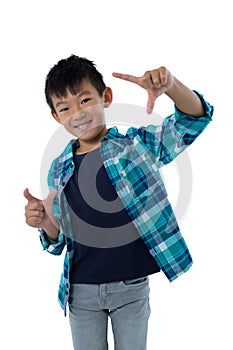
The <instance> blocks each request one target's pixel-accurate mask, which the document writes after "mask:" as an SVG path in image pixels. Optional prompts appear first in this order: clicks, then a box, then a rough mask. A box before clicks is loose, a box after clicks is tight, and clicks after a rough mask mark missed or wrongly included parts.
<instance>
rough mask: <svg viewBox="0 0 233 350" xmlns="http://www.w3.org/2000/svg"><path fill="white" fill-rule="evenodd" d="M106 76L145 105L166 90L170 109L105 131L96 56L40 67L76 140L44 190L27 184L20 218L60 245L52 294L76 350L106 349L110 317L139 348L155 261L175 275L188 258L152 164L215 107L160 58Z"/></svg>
mask: <svg viewBox="0 0 233 350" xmlns="http://www.w3.org/2000/svg"><path fill="white" fill-rule="evenodd" d="M113 76H114V77H116V78H120V79H123V80H127V81H129V82H132V83H136V84H138V85H139V86H141V87H142V88H144V89H146V91H147V93H148V103H147V112H148V113H151V112H152V110H153V106H154V102H155V100H156V98H158V97H159V96H160V95H161V94H163V93H165V94H166V95H167V96H168V97H169V98H171V99H172V100H173V102H174V103H175V112H174V114H173V115H171V116H169V117H167V118H166V119H164V121H163V124H162V125H161V126H154V125H149V126H147V127H143V126H142V127H140V128H134V127H131V128H129V129H128V131H127V133H126V134H125V135H122V134H120V133H119V132H118V130H117V128H116V127H113V128H110V129H109V130H108V129H107V127H106V124H105V119H104V108H107V107H109V106H110V105H111V102H112V90H111V89H110V88H109V87H107V86H106V85H105V83H104V81H103V78H102V75H101V74H100V73H99V72H98V71H97V69H96V67H95V65H94V64H93V62H91V61H89V60H87V59H85V58H81V57H78V56H75V55H72V56H70V57H68V58H67V59H63V60H61V61H59V62H58V63H57V64H56V65H55V66H54V67H53V68H52V69H51V70H50V72H49V73H48V75H47V78H46V86H45V94H46V100H47V103H48V105H49V106H50V108H51V113H52V115H53V117H54V118H55V120H56V121H57V122H59V123H61V124H63V125H64V127H65V128H66V129H67V130H68V131H69V132H70V133H71V134H72V135H74V136H75V140H72V141H71V142H70V143H69V144H68V145H67V147H66V148H65V150H64V151H63V152H62V154H61V155H60V156H59V157H58V158H56V159H55V160H54V161H53V163H52V165H51V168H50V171H49V176H48V185H49V188H50V190H51V192H50V194H49V196H48V198H47V199H46V200H44V201H42V200H39V199H37V198H35V197H33V196H32V195H31V194H30V193H29V190H28V189H26V190H25V191H24V196H25V197H26V199H27V200H28V204H27V205H26V207H25V211H26V213H25V215H26V222H27V224H28V225H30V226H32V227H37V228H39V231H40V239H41V243H42V245H43V247H44V249H46V250H47V251H49V252H50V253H52V254H56V255H58V254H61V253H62V251H63V249H64V247H65V246H66V255H65V261H64V271H63V273H62V276H61V282H60V288H59V301H60V304H61V306H62V308H63V309H64V311H65V315H66V304H67V303H68V305H69V318H70V325H71V331H72V338H73V344H74V349H75V350H87V349H88V350H92V349H93V350H105V349H107V348H108V345H107V320H108V316H109V317H110V318H111V322H112V329H113V334H114V344H115V349H116V350H126V349H127V350H130V349H133V350H145V349H146V339H147V325H148V319H149V315H150V306H149V282H148V276H149V275H151V274H153V273H157V272H159V271H160V270H162V271H163V273H164V274H165V275H166V277H167V278H168V279H169V281H173V280H174V279H176V278H177V277H178V276H179V275H181V274H182V273H184V272H185V271H187V270H188V269H189V268H190V266H191V265H192V258H191V256H190V253H189V250H188V248H187V246H186V244H185V241H184V239H183V237H182V236H181V233H180V230H179V227H178V225H177V222H176V219H175V216H174V213H173V211H172V208H171V205H170V204H169V202H168V199H167V193H166V190H165V188H164V184H163V182H162V179H161V176H160V174H159V168H160V167H161V166H163V165H164V164H167V163H169V162H170V161H172V160H173V159H174V158H175V157H176V156H177V155H178V154H179V153H181V152H182V151H183V150H184V149H185V148H186V147H187V146H188V145H190V144H191V143H192V142H193V141H194V140H195V139H196V137H197V136H198V135H199V134H200V133H201V132H202V131H203V130H204V128H205V127H206V126H207V125H208V123H209V122H210V120H211V116H212V114H213V107H212V106H210V105H209V104H208V103H207V102H206V101H205V100H204V98H203V97H202V95H200V94H199V93H197V92H194V91H192V90H190V89H189V88H188V87H186V86H185V85H183V84H182V83H181V82H180V81H179V80H178V79H176V78H175V77H174V76H173V75H172V74H171V73H170V72H169V71H168V70H167V69H166V68H165V67H160V68H159V69H154V70H152V71H148V72H146V73H145V74H144V75H143V76H142V77H140V78H137V77H134V76H131V75H125V74H120V73H113ZM93 174H94V176H93ZM93 183H94V186H93ZM93 188H94V190H93ZM93 192H95V193H93ZM103 202H104V203H105V204H106V203H107V206H106V205H105V207H104V206H103ZM109 207H111V210H109V209H108V208H109ZM125 237H126V238H125Z"/></svg>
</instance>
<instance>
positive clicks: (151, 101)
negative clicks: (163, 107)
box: [147, 93, 156, 114]
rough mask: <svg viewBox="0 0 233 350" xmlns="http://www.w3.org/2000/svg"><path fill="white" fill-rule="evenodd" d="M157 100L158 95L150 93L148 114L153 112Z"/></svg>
mask: <svg viewBox="0 0 233 350" xmlns="http://www.w3.org/2000/svg"><path fill="white" fill-rule="evenodd" d="M155 101H156V97H155V96H154V95H152V94H150V93H148V100H147V114H151V113H152V112H153V109H154V104H155Z"/></svg>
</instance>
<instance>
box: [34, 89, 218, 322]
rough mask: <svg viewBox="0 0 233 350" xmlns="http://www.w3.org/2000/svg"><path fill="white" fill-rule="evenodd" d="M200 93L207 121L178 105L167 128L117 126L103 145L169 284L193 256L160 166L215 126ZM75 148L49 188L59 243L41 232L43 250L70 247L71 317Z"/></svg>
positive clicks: (112, 174) (64, 294)
mask: <svg viewBox="0 0 233 350" xmlns="http://www.w3.org/2000/svg"><path fill="white" fill-rule="evenodd" d="M196 93H197V92H196ZM197 94H198V96H199V97H200V99H201V101H202V104H203V107H204V109H205V115H203V116H202V117H199V118H197V117H193V116H190V115H186V114H183V113H182V112H181V111H179V110H178V109H177V108H176V106H175V112H174V114H172V115H171V116H169V117H167V118H166V119H164V121H163V123H162V125H159V126H154V125H149V126H147V127H140V128H135V127H131V128H129V129H128V130H127V133H126V134H125V135H122V134H120V133H119V132H118V130H117V128H116V127H113V128H111V129H110V130H109V132H108V134H107V135H106V136H105V137H103V138H102V140H101V145H100V154H101V158H102V161H103V164H104V167H105V169H106V172H107V174H108V176H109V178H110V180H111V182H112V185H113V186H114V188H115V190H116V192H117V194H118V196H119V198H120V199H121V201H122V202H123V204H124V207H125V210H126V211H127V213H128V215H129V217H130V218H131V220H132V222H133V224H134V225H135V227H136V229H137V231H138V232H139V234H140V236H141V238H142V239H143V241H144V243H145V245H146V247H147V248H148V250H149V252H150V254H151V255H152V256H153V257H154V259H155V260H156V262H157V264H158V265H159V267H160V268H161V270H162V271H163V273H164V274H165V275H166V277H167V278H168V280H169V281H173V280H175V279H176V278H177V277H178V276H180V275H181V274H182V273H184V272H185V271H187V270H188V269H189V268H190V266H191V265H192V257H191V255H190V253H189V250H188V247H187V245H186V243H185V241H184V239H183V237H182V235H181V233H180V229H179V227H178V224H177V221H176V218H175V215H174V212H173V210H172V207H171V205H170V203H169V201H168V198H167V192H166V189H165V186H164V183H163V181H162V178H161V175H160V172H159V168H160V167H162V166H163V165H165V164H167V163H169V162H171V161H172V160H173V159H174V158H175V157H177V156H178V155H179V154H180V153H181V152H182V151H183V150H185V149H186V147H187V146H189V145H190V144H191V143H192V142H193V141H194V140H195V139H196V138H197V137H198V136H199V135H200V133H201V132H202V131H203V130H204V129H205V127H206V126H207V125H208V124H209V122H210V120H211V117H212V114H213V107H212V106H211V105H210V104H208V103H207V102H206V101H205V100H204V98H203V96H202V95H201V94H199V93H197ZM74 145H77V146H78V145H79V143H78V140H72V141H70V142H69V144H68V145H67V147H66V148H65V150H64V151H63V152H62V154H61V155H60V156H59V157H58V158H56V159H55V160H54V161H53V163H52V165H51V168H50V170H49V174H48V185H49V188H50V189H52V188H55V189H57V196H56V198H55V200H54V202H53V211H54V216H55V218H56V219H57V221H58V222H59V225H60V233H59V236H58V241H56V242H55V241H52V240H51V239H50V238H49V237H48V236H47V235H46V233H45V232H44V231H43V230H41V229H39V231H40V240H41V243H42V246H43V248H44V249H46V250H47V251H48V252H50V253H52V254H55V255H59V254H61V253H62V251H63V249H64V247H65V246H66V253H65V259H64V270H63V273H62V276H61V280H60V286H59V294H58V299H59V302H60V305H61V307H62V308H63V309H64V312H65V315H66V304H67V301H68V298H69V288H70V282H69V274H70V269H71V265H72V257H73V253H74V240H73V239H72V237H73V233H72V225H71V220H70V214H69V206H68V202H67V200H66V197H65V194H64V191H63V189H64V187H65V185H66V184H67V182H68V181H69V179H70V177H71V176H72V174H73V172H74V162H73V146H74Z"/></svg>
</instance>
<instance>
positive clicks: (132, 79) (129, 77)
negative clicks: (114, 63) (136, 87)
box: [112, 72, 139, 84]
mask: <svg viewBox="0 0 233 350" xmlns="http://www.w3.org/2000/svg"><path fill="white" fill-rule="evenodd" d="M112 75H113V77H114V78H118V79H122V80H126V81H129V82H131V83H134V84H138V79H139V78H138V77H135V76H133V75H130V74H122V73H116V72H113V73H112Z"/></svg>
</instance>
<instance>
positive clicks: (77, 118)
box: [72, 112, 86, 122]
mask: <svg viewBox="0 0 233 350" xmlns="http://www.w3.org/2000/svg"><path fill="white" fill-rule="evenodd" d="M85 118H86V115H85V113H84V112H77V113H75V114H74V115H73V117H72V120H73V122H80V121H81V120H82V119H85Z"/></svg>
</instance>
